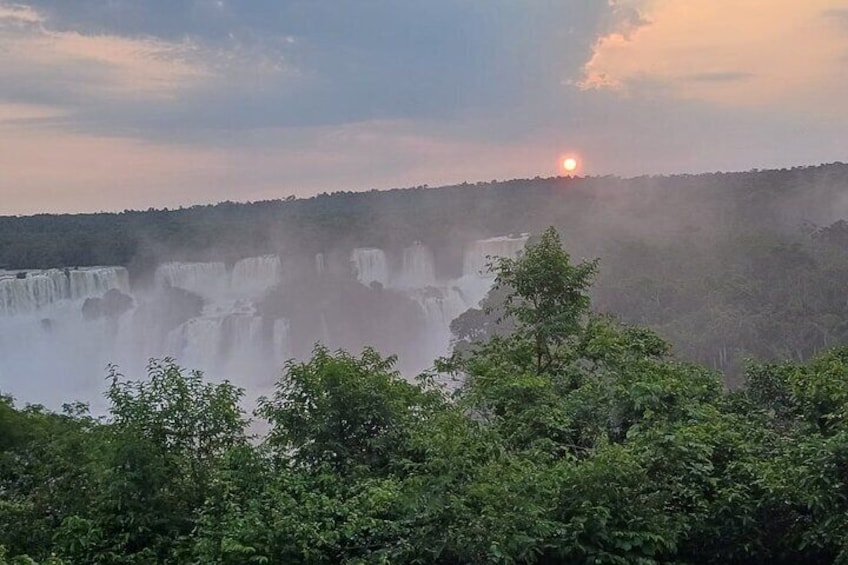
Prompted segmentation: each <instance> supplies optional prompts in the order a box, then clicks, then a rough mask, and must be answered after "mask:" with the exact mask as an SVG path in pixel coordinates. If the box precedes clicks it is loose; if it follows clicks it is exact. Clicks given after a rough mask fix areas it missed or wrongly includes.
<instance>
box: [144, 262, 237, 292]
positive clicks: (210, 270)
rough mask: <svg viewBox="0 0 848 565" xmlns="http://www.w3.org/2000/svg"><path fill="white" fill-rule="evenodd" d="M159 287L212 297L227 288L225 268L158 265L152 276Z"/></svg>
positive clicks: (211, 265) (209, 264)
mask: <svg viewBox="0 0 848 565" xmlns="http://www.w3.org/2000/svg"><path fill="white" fill-rule="evenodd" d="M153 278H154V280H155V281H156V284H157V285H158V286H160V287H164V286H172V287H175V288H181V289H183V290H188V291H191V292H194V293H197V294H199V295H201V296H214V295H216V294H220V293H222V292H223V291H224V290H226V287H227V268H226V266H225V265H224V264H223V263H178V262H171V263H165V264H163V265H159V267H158V268H157V269H156V273H155V274H154V276H153Z"/></svg>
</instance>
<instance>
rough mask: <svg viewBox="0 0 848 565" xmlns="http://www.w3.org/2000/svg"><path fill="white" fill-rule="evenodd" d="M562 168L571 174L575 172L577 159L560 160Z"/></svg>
mask: <svg viewBox="0 0 848 565" xmlns="http://www.w3.org/2000/svg"><path fill="white" fill-rule="evenodd" d="M562 168H563V169H565V170H566V171H567V172H569V173H573V172H574V171H576V170H577V159H575V158H574V157H566V158H565V159H563V160H562Z"/></svg>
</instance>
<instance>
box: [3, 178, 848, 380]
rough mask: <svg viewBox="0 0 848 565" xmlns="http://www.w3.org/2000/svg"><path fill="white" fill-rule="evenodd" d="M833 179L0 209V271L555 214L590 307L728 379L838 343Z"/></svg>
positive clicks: (363, 238) (553, 182)
mask: <svg viewBox="0 0 848 565" xmlns="http://www.w3.org/2000/svg"><path fill="white" fill-rule="evenodd" d="M846 190H848V165H845V164H841V163H834V164H830V165H820V166H816V167H798V168H794V169H783V170H770V171H750V172H746V173H715V174H702V175H677V176H667V177H660V176H658V177H638V178H632V179H620V178H616V177H586V178H581V177H574V178H572V177H559V178H549V179H542V178H537V179H532V180H515V181H508V182H494V181H493V182H491V183H488V182H486V183H476V184H467V183H466V184H463V185H458V186H452V187H442V188H428V187H423V186H422V187H415V188H410V189H403V190H402V189H396V190H389V191H370V192H365V193H354V192H339V193H334V194H322V195H319V196H316V197H314V198H309V199H295V198H287V199H284V200H278V201H267V202H255V203H244V204H237V203H233V202H224V203H221V204H218V205H214V206H213V205H209V206H192V207H188V208H182V209H178V210H153V209H151V210H148V211H125V212H123V213H116V214H112V213H102V214H87V215H39V216H30V217H0V269H3V268H5V269H35V268H45V267H75V266H86V265H122V266H126V267H128V268H129V269H130V272H131V273H132V274H133V275H134V277H133V278H134V279H135V280H139V279H142V278H143V274H144V273H147V272H151V271H152V267H153V266H155V265H156V264H157V263H159V262H161V261H166V260H183V261H211V260H215V261H221V260H223V261H227V262H228V263H232V262H234V261H236V260H238V259H240V258H243V257H249V256H255V255H260V254H263V253H275V254H278V255H280V256H281V257H283V258H284V262H288V263H287V264H289V265H292V264H293V265H303V264H304V263H306V262H308V263H309V264H312V262H313V257H314V254H315V253H324V254H332V253H334V252H344V251H347V252H348V253H349V250H350V248H352V247H366V246H374V247H379V248H383V249H398V248H402V247H404V246H406V245H409V244H411V243H413V242H415V241H421V242H424V243H425V244H427V245H428V246H429V247H430V248H432V249H435V250H444V249H447V250H449V251H450V250H461V249H462V248H463V243H465V242H468V241H472V240H474V239H476V238H480V237H488V236H492V235H500V234H508V233H521V232H531V233H540V232H541V231H542V230H544V229H545V228H546V227H547V226H550V225H553V226H556V227H557V228H558V229H559V231H560V233H561V234H562V237H563V240H564V241H565V243H566V245H567V247H568V249H569V250H570V251H571V252H572V253H573V254H574V255H575V256H578V257H590V258H600V259H601V264H600V271H599V273H598V277H597V281H596V284H595V286H594V287H593V289H592V291H591V292H592V297H593V299H594V301H595V304H596V308H597V309H598V310H599V311H602V312H606V313H610V314H613V315H615V316H617V317H619V318H620V319H622V320H623V321H625V322H627V323H631V324H638V325H641V326H646V327H648V328H651V329H652V330H654V331H656V332H657V333H658V334H659V335H660V336H661V337H663V338H664V339H666V340H668V341H669V342H670V343H671V344H672V346H673V351H674V355H675V356H676V357H677V358H679V359H683V360H687V361H691V362H695V363H699V364H703V365H706V366H709V367H711V368H713V369H716V370H719V371H721V372H722V373H723V374H724V375H725V380H726V382H727V383H728V384H729V385H731V386H739V385H741V384H742V383H743V381H744V379H745V377H744V364H745V360H746V359H757V360H760V361H763V362H766V361H779V360H784V359H791V360H795V361H799V362H804V361H808V360H810V359H812V358H813V357H815V356H816V355H817V354H818V353H819V352H821V351H824V350H827V349H829V348H831V347H833V346H836V345H846V344H848V324H846V323H845V320H846V319H848V301H846V300H845V298H844V294H845V293H844V284H843V282H842V281H844V280H846V279H848V223H846V222H845V221H844V218H848V198H846V196H845V195H846V194H848V192H846ZM447 255H448V256H449V253H448V254H447ZM457 261H458V262H461V256H460V255H457V256H456V258H455V261H454V263H456V262H457ZM437 267H440V268H442V269H443V270H450V269H451V268H455V265H451V264H450V261H447V264H444V265H437ZM296 268H300V267H296ZM135 275H141V276H135Z"/></svg>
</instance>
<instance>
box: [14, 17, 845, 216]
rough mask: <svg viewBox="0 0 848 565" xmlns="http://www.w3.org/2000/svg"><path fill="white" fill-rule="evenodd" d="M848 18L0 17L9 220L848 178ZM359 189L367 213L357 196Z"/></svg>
mask: <svg viewBox="0 0 848 565" xmlns="http://www.w3.org/2000/svg"><path fill="white" fill-rule="evenodd" d="M846 22H848V0H811V1H809V2H803V3H799V2H793V1H791V0H772V1H768V2H767V1H765V0H736V1H730V0H718V1H716V0H696V1H690V2H683V1H682V0H667V1H665V0H664V1H662V2H660V1H657V0H617V1H615V2H597V1H594V0H591V1H587V0H563V1H557V2H554V1H551V0H538V1H534V2H528V3H519V4H515V3H513V2H508V1H503V0H497V1H494V2H492V1H486V2H483V1H482V0H472V1H471V2H462V3H460V2H456V1H455V0H437V1H436V2H431V3H427V4H424V5H415V4H412V5H402V6H398V5H395V4H393V3H391V2H386V1H380V2H375V3H368V4H365V5H360V4H359V3H344V4H341V5H335V6H325V5H319V4H315V3H309V2H303V1H302V0H286V1H284V2H271V1H269V0H260V1H258V2H254V3H250V4H249V5H247V4H244V3H235V2H231V1H229V0H214V1H213V0H191V1H188V0H183V1H178V2H159V1H157V0H139V1H138V2H132V3H130V2H124V1H119V2H114V1H109V0H81V1H80V2H74V3H72V4H68V3H65V2H61V1H59V0H22V1H18V0H15V1H10V0H0V50H2V51H3V52H5V53H8V54H9V56H8V57H5V58H4V59H3V60H0V73H2V75H3V76H4V77H5V78H6V80H4V81H3V84H0V171H3V174H2V175H0V215H10V214H17V215H20V214H37V213H50V212H68V213H74V212H83V211H90V210H124V209H145V208H148V207H155V208H163V207H168V208H173V207H178V206H181V205H183V206H184V205H189V204H191V203H199V202H216V201H225V200H235V201H257V200H268V199H276V198H284V197H286V196H288V195H295V196H296V197H308V196H311V195H314V194H318V193H321V192H328V191H330V192H332V191H339V190H351V188H352V187H374V188H379V189H388V188H391V187H399V186H418V185H422V184H429V185H451V184H455V183H460V182H462V181H463V180H467V179H508V178H533V177H535V176H543V177H547V176H550V175H556V174H558V173H561V172H562V169H561V164H562V162H563V161H562V159H563V158H564V157H565V156H570V157H574V158H575V159H576V160H577V171H576V172H577V173H578V174H580V175H599V174H600V175H618V176H625V177H630V176H639V175H646V174H668V173H679V174H691V173H695V172H698V171H726V170H740V171H741V170H751V169H779V168H784V167H787V166H791V165H793V164H795V163H816V162H832V161H839V160H844V158H845V154H844V147H845V146H846V143H845V142H846V136H845V132H846V131H848V108H846V106H845V104H844V100H845V99H846V98H848V75H846V68H848V66H846V65H845V61H846V58H848V33H846V30H848V28H846ZM367 189H368V188H366V189H365V190H367Z"/></svg>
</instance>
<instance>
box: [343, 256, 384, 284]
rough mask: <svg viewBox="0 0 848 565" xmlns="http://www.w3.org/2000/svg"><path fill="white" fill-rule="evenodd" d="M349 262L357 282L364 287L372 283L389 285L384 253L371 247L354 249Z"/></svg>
mask: <svg viewBox="0 0 848 565" xmlns="http://www.w3.org/2000/svg"><path fill="white" fill-rule="evenodd" d="M350 260H351V262H352V263H353V267H354V269H355V272H356V278H357V280H359V282H361V283H362V284H364V285H365V286H370V285H371V283H374V282H378V283H380V284H381V285H383V286H388V285H389V264H388V261H387V259H386V253H385V252H384V251H383V250H382V249H374V248H372V247H361V248H357V249H354V250H353V253H352V254H351V259H350Z"/></svg>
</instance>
